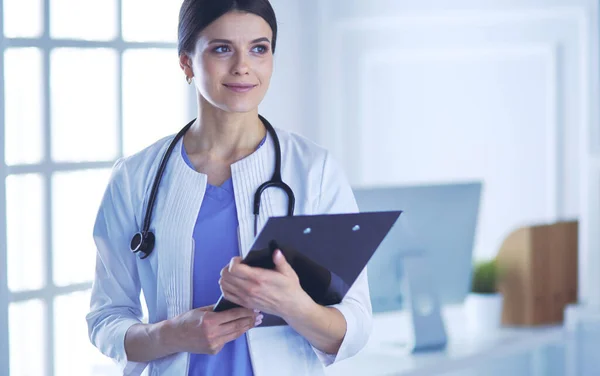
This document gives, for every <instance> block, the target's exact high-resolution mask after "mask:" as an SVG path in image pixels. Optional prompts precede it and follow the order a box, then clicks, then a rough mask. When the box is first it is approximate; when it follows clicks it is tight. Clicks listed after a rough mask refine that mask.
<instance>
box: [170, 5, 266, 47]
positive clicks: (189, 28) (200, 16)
mask: <svg viewBox="0 0 600 376" xmlns="http://www.w3.org/2000/svg"><path fill="white" fill-rule="evenodd" d="M231 11H239V12H246V13H252V14H255V15H257V16H259V17H262V18H263V19H264V20H265V21H267V23H268V24H269V26H271V30H272V31H273V40H272V41H271V50H272V51H273V52H275V41H276V40H277V19H276V18H275V11H274V10H273V7H272V6H271V3H269V0H184V2H183V4H181V9H180V10H179V33H178V34H179V37H178V39H179V41H178V42H179V43H178V46H177V50H178V51H177V52H178V54H179V55H181V54H182V53H184V52H187V53H191V52H193V51H194V47H195V44H196V38H198V34H200V32H201V31H202V30H204V28H205V27H207V26H208V25H209V24H211V23H212V22H213V21H215V20H216V19H217V18H219V17H221V16H222V15H224V14H226V13H228V12H231Z"/></svg>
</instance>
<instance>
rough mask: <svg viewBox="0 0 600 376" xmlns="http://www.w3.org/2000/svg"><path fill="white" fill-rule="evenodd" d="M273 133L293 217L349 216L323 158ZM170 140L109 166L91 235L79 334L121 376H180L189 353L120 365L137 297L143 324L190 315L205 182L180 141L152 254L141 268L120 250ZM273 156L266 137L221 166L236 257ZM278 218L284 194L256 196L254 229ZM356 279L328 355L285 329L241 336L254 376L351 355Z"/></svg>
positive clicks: (357, 334)
mask: <svg viewBox="0 0 600 376" xmlns="http://www.w3.org/2000/svg"><path fill="white" fill-rule="evenodd" d="M277 134H278V136H279V139H280V144H281V151H282V164H281V165H282V177H283V180H284V181H285V182H286V183H287V184H288V185H289V186H290V187H291V188H292V190H293V191H294V193H295V196H296V206H295V214H324V213H350V212H356V211H357V210H358V209H357V206H356V202H355V200H354V196H353V194H352V190H351V188H350V185H349V183H348V181H347V179H346V177H345V174H344V173H343V172H342V170H341V168H340V166H339V165H338V164H337V163H336V162H335V161H334V160H333V158H332V157H331V155H330V154H329V153H328V152H327V151H326V150H324V149H322V148H321V147H319V146H317V145H315V144H313V143H311V142H310V141H308V140H306V139H304V138H302V137H300V136H298V135H295V134H293V133H289V132H286V131H283V130H279V129H278V130H277ZM173 137H174V136H170V137H167V138H164V139H162V140H160V141H158V142H157V143H155V144H154V145H152V146H150V147H148V148H146V149H145V150H143V151H141V152H139V153H137V154H136V155H133V156H131V157H128V158H125V159H121V160H119V161H118V162H117V163H116V164H115V167H114V169H113V173H112V176H111V179H110V182H109V184H108V187H107V190H106V192H105V195H104V197H103V200H102V203H101V207H100V209H99V211H98V216H97V220H96V224H95V227H94V240H95V242H96V245H97V262H96V275H95V281H94V286H93V291H92V298H91V310H90V312H89V314H88V315H87V317H86V318H87V323H88V328H89V336H90V340H91V342H92V343H93V344H94V345H95V346H96V347H97V348H98V349H99V350H100V351H101V352H102V353H103V354H105V355H107V356H109V357H111V358H113V359H114V360H115V361H116V362H117V363H118V364H119V365H120V366H121V368H122V369H123V374H124V375H139V374H140V373H141V372H142V371H143V370H144V369H145V368H146V367H148V366H149V367H150V372H149V374H150V376H153V375H173V376H187V369H188V363H189V353H179V354H174V355H172V356H169V357H166V358H163V359H159V360H156V361H154V362H150V363H149V364H146V363H135V362H131V361H128V360H127V357H126V353H125V349H124V338H125V333H126V331H127V329H128V328H129V327H130V326H131V325H133V324H136V323H139V322H140V319H141V317H142V310H141V304H140V299H139V296H140V289H141V290H143V293H144V297H145V300H146V302H147V306H148V313H149V321H150V322H152V323H154V322H160V321H162V320H165V319H169V318H172V317H175V316H177V315H180V314H182V313H184V312H186V311H188V310H190V309H191V308H192V296H193V295H192V286H193V283H192V279H193V275H192V266H193V250H194V242H193V237H192V233H193V228H194V225H195V223H196V218H197V215H198V212H199V210H200V206H201V204H202V199H203V196H204V192H205V188H206V184H207V178H206V175H204V174H200V173H198V172H196V171H194V170H193V169H191V168H190V167H189V166H188V165H187V164H186V163H185V161H184V160H183V158H182V157H181V148H182V145H183V144H182V141H181V140H180V141H179V142H178V144H177V146H176V147H175V149H174V150H173V153H172V154H171V158H170V159H169V163H168V165H167V168H166V170H165V173H164V176H163V179H162V182H161V185H160V189H159V193H158V196H157V201H156V205H155V209H154V213H153V216H152V225H151V230H153V231H154V234H155V235H156V246H155V248H154V252H152V254H151V255H150V257H148V258H147V259H145V260H141V259H140V258H138V257H137V256H135V255H134V254H132V253H131V251H130V250H129V244H130V241H131V238H132V236H133V234H135V233H136V232H137V231H139V230H140V228H141V226H142V222H143V215H144V213H145V208H146V205H147V202H148V197H149V195H150V190H151V186H152V183H153V180H154V176H155V174H156V170H157V169H158V165H159V162H160V159H161V157H162V156H163V154H164V152H165V150H166V149H167V147H168V145H169V143H170V142H171V140H172V139H173ZM274 150H275V149H274V143H273V140H272V139H271V138H270V137H267V140H266V141H265V143H264V145H263V146H262V147H261V148H259V149H258V150H257V151H256V152H254V153H253V154H251V155H250V156H248V157H246V158H244V159H243V160H241V161H238V162H236V163H235V164H233V165H232V166H231V171H232V179H233V185H234V191H235V202H236V207H237V213H238V221H239V242H240V251H241V254H242V256H245V255H246V254H247V252H248V251H249V247H250V245H251V244H252V241H253V239H254V216H253V214H252V199H253V196H254V192H255V190H256V188H257V187H258V186H259V185H260V184H262V183H263V182H264V181H266V180H268V179H270V178H271V176H272V174H273V170H274V161H275V156H274ZM286 213H287V196H285V194H284V193H283V192H281V190H279V189H268V190H266V191H265V193H264V194H263V196H262V200H261V214H260V216H259V231H260V228H261V227H262V226H263V225H264V223H265V220H266V219H267V218H268V217H270V216H281V215H285V214H286ZM366 272H367V271H366V269H365V270H363V272H362V273H361V274H360V276H359V278H358V279H357V281H356V282H355V284H354V285H353V286H352V288H351V289H350V291H349V292H348V294H347V295H346V297H345V298H344V299H343V301H342V302H341V304H338V305H335V306H334V307H336V308H337V309H338V310H339V311H340V312H341V313H342V314H343V316H344V317H345V319H346V322H347V331H346V336H345V338H344V340H343V343H342V346H341V348H340V350H339V352H338V353H337V354H335V355H326V354H323V353H321V352H320V351H318V350H317V349H315V348H313V347H312V346H311V345H310V343H309V342H308V341H307V340H306V339H304V338H303V337H301V336H300V335H299V334H298V333H296V332H295V331H294V330H293V329H292V328H291V327H289V326H283V327H267V328H261V327H258V328H254V329H251V330H250V331H249V332H248V333H247V334H246V335H247V338H248V345H249V352H250V357H251V362H252V366H253V369H254V373H255V375H256V376H267V375H278V376H284V375H319V374H323V373H324V366H327V365H329V364H331V363H333V362H338V361H341V360H343V359H346V358H348V357H351V356H353V355H355V354H356V353H357V352H358V351H360V350H361V349H362V348H363V347H364V345H365V344H366V343H367V340H368V337H369V335H370V332H371V327H372V311H371V302H370V297H369V289H368V285H367V275H366ZM215 283H217V281H215Z"/></svg>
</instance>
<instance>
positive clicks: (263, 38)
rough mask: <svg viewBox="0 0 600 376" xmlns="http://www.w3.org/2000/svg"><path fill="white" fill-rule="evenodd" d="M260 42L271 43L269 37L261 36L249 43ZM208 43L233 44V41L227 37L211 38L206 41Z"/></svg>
mask: <svg viewBox="0 0 600 376" xmlns="http://www.w3.org/2000/svg"><path fill="white" fill-rule="evenodd" d="M260 42H267V43H271V41H270V40H269V38H266V37H262V38H258V39H255V40H253V41H252V42H250V44H255V43H260ZM208 44H233V42H232V41H230V40H227V39H213V40H211V41H210V42H208Z"/></svg>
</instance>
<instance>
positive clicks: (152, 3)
mask: <svg viewBox="0 0 600 376" xmlns="http://www.w3.org/2000/svg"><path fill="white" fill-rule="evenodd" d="M181 3H182V1H181V0H169V1H165V0H123V7H122V10H123V26H122V32H123V39H125V40H126V41H135V42H176V41H177V24H178V22H179V8H180V7H181Z"/></svg>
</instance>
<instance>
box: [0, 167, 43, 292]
mask: <svg viewBox="0 0 600 376" xmlns="http://www.w3.org/2000/svg"><path fill="white" fill-rule="evenodd" d="M43 197H44V189H43V180H42V177H41V176H40V175H33V174H32V175H20V176H8V177H7V178H6V212H7V213H6V214H7V219H8V221H7V231H8V234H7V241H8V288H9V289H10V290H11V291H15V292H16V291H23V290H37V289H40V288H42V287H43V286H44V281H45V278H46V273H45V265H46V263H45V260H46V259H45V252H44V250H45V244H46V239H45V236H44V234H45V233H46V232H45V228H44V198H43Z"/></svg>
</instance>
